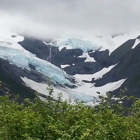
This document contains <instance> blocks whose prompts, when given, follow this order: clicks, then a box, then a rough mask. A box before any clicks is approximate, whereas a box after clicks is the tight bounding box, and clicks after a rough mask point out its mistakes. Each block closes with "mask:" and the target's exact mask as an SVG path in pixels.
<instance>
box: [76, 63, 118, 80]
mask: <svg viewBox="0 0 140 140" xmlns="http://www.w3.org/2000/svg"><path fill="white" fill-rule="evenodd" d="M116 65H117V64H116ZM116 65H112V66H110V67H108V68H103V69H102V70H100V71H98V72H96V73H94V74H75V75H74V77H75V78H76V79H77V80H80V81H82V80H86V81H91V80H92V78H94V79H95V80H96V79H99V78H102V76H103V75H104V74H106V73H108V72H109V71H110V70H111V69H112V68H114V67H115V66H116Z"/></svg>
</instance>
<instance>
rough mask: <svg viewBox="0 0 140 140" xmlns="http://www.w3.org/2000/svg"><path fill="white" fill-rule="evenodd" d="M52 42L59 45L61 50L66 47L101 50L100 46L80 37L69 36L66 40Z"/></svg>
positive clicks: (85, 50)
mask: <svg viewBox="0 0 140 140" xmlns="http://www.w3.org/2000/svg"><path fill="white" fill-rule="evenodd" d="M50 44H53V45H54V46H56V47H58V48H59V50H61V49H63V48H64V47H66V48H67V49H81V50H82V51H83V52H88V51H90V50H94V51H96V50H99V49H101V47H100V46H98V45H95V44H94V43H90V42H89V41H84V40H81V39H78V38H68V39H66V40H58V41H52V42H51V43H50Z"/></svg>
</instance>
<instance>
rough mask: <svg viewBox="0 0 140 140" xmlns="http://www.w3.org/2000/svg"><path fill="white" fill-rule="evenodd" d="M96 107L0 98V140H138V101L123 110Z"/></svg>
mask: <svg viewBox="0 0 140 140" xmlns="http://www.w3.org/2000/svg"><path fill="white" fill-rule="evenodd" d="M101 99H102V100H101V104H100V105H99V106H96V107H90V106H85V105H83V104H82V103H76V104H75V105H70V104H69V103H68V102H61V97H59V98H58V101H57V102H56V101H52V100H49V99H47V102H43V101H41V100H39V99H38V98H36V99H35V100H34V101H33V102H31V101H29V100H28V99H25V101H24V102H23V103H19V102H18V99H14V100H9V96H4V97H0V140H140V100H139V99H137V100H135V101H134V104H133V106H132V107H131V108H129V109H128V108H125V107H123V105H121V103H120V100H117V101H115V102H117V103H111V101H108V102H105V98H103V97H102V98H101Z"/></svg>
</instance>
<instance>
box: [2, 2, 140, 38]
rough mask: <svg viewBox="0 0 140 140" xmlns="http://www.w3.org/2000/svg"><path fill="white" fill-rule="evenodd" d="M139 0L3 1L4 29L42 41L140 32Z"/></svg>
mask: <svg viewBox="0 0 140 140" xmlns="http://www.w3.org/2000/svg"><path fill="white" fill-rule="evenodd" d="M139 9H140V1H139V0H0V28H9V29H11V30H14V31H15V32H18V33H22V34H28V35H30V36H34V37H38V38H42V39H45V38H57V37H63V36H82V37H84V36H85V37H88V36H102V35H108V34H118V33H123V32H129V31H133V30H139V29H140V10H139Z"/></svg>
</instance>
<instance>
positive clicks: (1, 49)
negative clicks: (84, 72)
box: [0, 34, 73, 86]
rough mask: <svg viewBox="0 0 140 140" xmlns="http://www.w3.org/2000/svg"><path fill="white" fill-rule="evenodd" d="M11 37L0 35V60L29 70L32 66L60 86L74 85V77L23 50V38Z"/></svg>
mask: <svg viewBox="0 0 140 140" xmlns="http://www.w3.org/2000/svg"><path fill="white" fill-rule="evenodd" d="M11 35H12V34H11ZM11 35H9V34H8V35H5V36H4V37H3V36H1V35H0V58H2V59H4V60H8V61H9V63H10V64H14V65H16V66H18V67H21V68H22V69H27V70H31V69H30V67H29V64H31V65H33V66H34V67H35V69H36V70H37V71H38V72H40V73H41V74H43V75H45V76H46V77H49V78H50V80H51V81H52V82H54V83H58V84H60V85H66V84H67V85H70V86H71V85H73V83H72V82H71V81H70V79H72V77H71V76H69V75H68V74H67V73H66V72H64V71H63V70H61V69H60V68H58V67H56V66H54V65H52V64H51V63H49V62H47V61H45V60H42V59H40V58H37V57H36V55H34V54H32V53H30V52H28V51H27V50H25V49H24V48H22V47H21V46H20V45H19V44H18V41H21V40H23V37H20V36H18V35H17V36H16V37H14V38H13V37H12V36H11Z"/></svg>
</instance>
